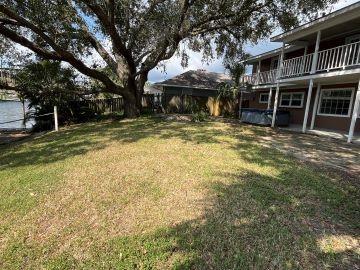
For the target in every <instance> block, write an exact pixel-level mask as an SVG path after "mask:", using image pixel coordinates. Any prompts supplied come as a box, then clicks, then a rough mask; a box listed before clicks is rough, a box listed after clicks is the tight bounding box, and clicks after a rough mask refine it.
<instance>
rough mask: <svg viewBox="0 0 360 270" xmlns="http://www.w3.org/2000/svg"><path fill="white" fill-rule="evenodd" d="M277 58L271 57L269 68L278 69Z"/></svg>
mask: <svg viewBox="0 0 360 270" xmlns="http://www.w3.org/2000/svg"><path fill="white" fill-rule="evenodd" d="M278 66H279V58H271V65H270V70H274V69H278Z"/></svg>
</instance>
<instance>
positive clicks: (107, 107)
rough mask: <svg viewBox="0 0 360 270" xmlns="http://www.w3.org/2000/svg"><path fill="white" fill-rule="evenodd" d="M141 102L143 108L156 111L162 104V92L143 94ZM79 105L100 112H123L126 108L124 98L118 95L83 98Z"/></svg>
mask: <svg viewBox="0 0 360 270" xmlns="http://www.w3.org/2000/svg"><path fill="white" fill-rule="evenodd" d="M141 104H142V107H143V108H145V109H148V110H151V111H154V110H155V109H157V108H158V107H160V106H161V94H155V95H154V94H146V95H143V97H142V101H141ZM79 106H85V107H88V108H90V109H91V110H93V111H94V112H96V113H98V114H103V113H113V112H122V111H123V110H124V99H123V98H122V97H118V98H106V99H91V100H83V101H80V102H79Z"/></svg>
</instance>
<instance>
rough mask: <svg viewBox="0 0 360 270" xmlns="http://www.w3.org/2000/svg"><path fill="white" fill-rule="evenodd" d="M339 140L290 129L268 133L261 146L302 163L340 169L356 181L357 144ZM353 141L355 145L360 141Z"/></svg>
mask: <svg viewBox="0 0 360 270" xmlns="http://www.w3.org/2000/svg"><path fill="white" fill-rule="evenodd" d="M314 134H316V135H314ZM335 135H336V136H335ZM338 136H341V134H336V133H331V132H326V131H320V132H311V133H308V134H303V133H301V132H299V130H298V129H294V128H291V127H290V128H281V129H278V131H275V132H269V133H268V135H267V136H264V137H263V138H262V139H261V141H260V142H261V143H262V144H263V145H264V146H266V147H270V148H276V149H278V150H279V151H281V152H283V153H286V154H289V155H292V156H294V157H295V158H298V159H301V160H303V161H305V162H311V163H314V164H316V165H320V166H323V165H325V166H329V167H332V168H335V169H340V170H342V171H344V172H346V173H349V174H351V175H354V176H356V177H358V176H359V175H360V144H358V143H347V142H346V140H345V139H344V140H343V138H346V137H338ZM339 138H341V139H342V140H339ZM356 139H357V142H358V140H359V137H357V138H356Z"/></svg>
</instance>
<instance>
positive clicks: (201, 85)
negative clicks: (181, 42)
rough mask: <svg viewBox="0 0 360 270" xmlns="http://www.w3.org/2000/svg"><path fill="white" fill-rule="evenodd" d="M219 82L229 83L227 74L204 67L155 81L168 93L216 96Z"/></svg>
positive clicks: (229, 79)
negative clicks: (207, 69)
mask: <svg viewBox="0 0 360 270" xmlns="http://www.w3.org/2000/svg"><path fill="white" fill-rule="evenodd" d="M220 83H231V78H230V76H229V75H226V74H224V73H216V72H209V71H206V70H204V69H198V70H189V71H187V72H185V73H182V74H180V75H178V76H175V77H173V78H171V79H168V80H165V81H163V82H159V83H156V84H155V85H159V86H161V87H162V89H163V92H164V93H166V94H168V95H170V94H173V95H194V96H206V97H209V96H210V97H211V96H216V95H217V88H218V86H219V84H220Z"/></svg>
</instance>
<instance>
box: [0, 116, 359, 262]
mask: <svg viewBox="0 0 360 270" xmlns="http://www.w3.org/2000/svg"><path fill="white" fill-rule="evenodd" d="M266 132H271V131H269V130H267V129H265V128H260V127H251V126H240V125H232V124H225V123H219V122H209V123H185V122H165V121H161V120H156V119H153V118H140V119H137V120H123V121H117V122H107V121H105V122H99V123H89V124H84V125H79V126H74V127H70V128H67V129H63V130H62V131H61V132H59V133H48V134H46V135H43V136H41V137H37V138H34V139H31V140H27V141H25V142H22V143H17V144H13V145H7V146H0V181H1V185H0V269H113V268H116V269H168V268H170V269H328V268H331V269H333V268H335V269H357V267H360V246H359V243H360V242H359V241H360V240H359V232H360V228H359V221H360V214H359V212H360V211H359V210H360V206H359V204H360V203H359V199H360V192H359V179H356V176H353V177H349V176H346V177H345V176H344V175H342V174H340V173H337V172H335V171H329V170H328V169H326V168H318V167H314V166H312V165H309V164H304V163H301V162H300V161H298V160H295V159H293V158H290V157H289V156H285V155H284V154H282V153H280V152H278V151H277V150H275V149H274V150H271V149H268V148H265V147H263V146H262V144H261V143H259V141H260V139H261V136H262V135H264V134H265V133H266Z"/></svg>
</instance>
